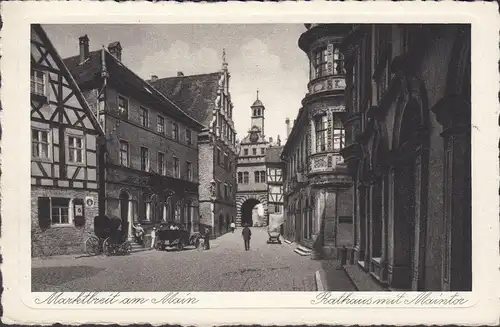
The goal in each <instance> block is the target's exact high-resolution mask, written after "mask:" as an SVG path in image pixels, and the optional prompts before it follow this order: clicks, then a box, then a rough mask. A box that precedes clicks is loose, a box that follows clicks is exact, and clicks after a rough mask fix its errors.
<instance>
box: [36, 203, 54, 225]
mask: <svg viewBox="0 0 500 327" xmlns="http://www.w3.org/2000/svg"><path fill="white" fill-rule="evenodd" d="M50 223H51V216H50V198H47V197H39V198H38V225H39V226H40V228H41V229H47V228H49V227H50Z"/></svg>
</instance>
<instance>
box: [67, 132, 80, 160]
mask: <svg viewBox="0 0 500 327" xmlns="http://www.w3.org/2000/svg"><path fill="white" fill-rule="evenodd" d="M68 150H69V151H68V161H69V162H73V163H83V138H81V137H77V136H68Z"/></svg>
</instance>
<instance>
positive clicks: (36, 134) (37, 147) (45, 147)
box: [31, 129, 50, 159]
mask: <svg viewBox="0 0 500 327" xmlns="http://www.w3.org/2000/svg"><path fill="white" fill-rule="evenodd" d="M31 137H32V142H31V144H32V156H33V157H34V158H38V159H49V156H50V154H49V132H48V131H42V130H38V129H32V130H31Z"/></svg>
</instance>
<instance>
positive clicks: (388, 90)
mask: <svg viewBox="0 0 500 327" xmlns="http://www.w3.org/2000/svg"><path fill="white" fill-rule="evenodd" d="M470 47H471V38H470V26H466V25H463V26H462V25H453V24H443V25H357V26H354V27H353V29H352V30H351V32H350V34H349V36H348V37H347V38H346V40H345V43H344V52H345V55H346V58H347V65H346V68H347V87H346V99H347V112H348V114H347V115H346V116H345V117H344V126H345V128H346V131H347V132H346V140H347V142H346V143H347V146H346V147H345V149H344V150H343V156H344V158H345V160H346V162H347V163H348V166H349V171H350V174H351V176H352V177H353V179H354V181H355V185H356V187H355V188H354V205H353V210H354V213H355V219H354V221H355V228H354V238H353V251H354V256H353V257H352V258H353V260H352V261H353V262H352V263H353V264H354V265H355V267H359V269H362V271H364V272H366V278H371V277H369V276H370V275H371V276H372V277H375V279H376V280H378V281H379V282H380V284H381V285H382V286H388V287H389V288H391V289H398V290H401V289H403V290H415V291H416V290H419V291H421V290H426V291H438V290H454V291H467V290H471V287H472V272H471V255H472V254H471V247H472V243H471V136H470V125H471V95H470V81H471V80H470V76H471V62H470V61H471V59H470V55H471V54H470Z"/></svg>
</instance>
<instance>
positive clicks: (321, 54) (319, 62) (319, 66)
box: [313, 48, 328, 78]
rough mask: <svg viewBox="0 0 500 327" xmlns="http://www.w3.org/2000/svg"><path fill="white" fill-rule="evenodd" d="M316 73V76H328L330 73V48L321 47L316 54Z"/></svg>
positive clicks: (314, 62)
mask: <svg viewBox="0 0 500 327" xmlns="http://www.w3.org/2000/svg"><path fill="white" fill-rule="evenodd" d="M313 66H314V73H315V78H318V77H322V76H326V75H327V74H328V50H327V49H326V48H321V49H319V50H317V51H316V53H315V54H314V61H313Z"/></svg>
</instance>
